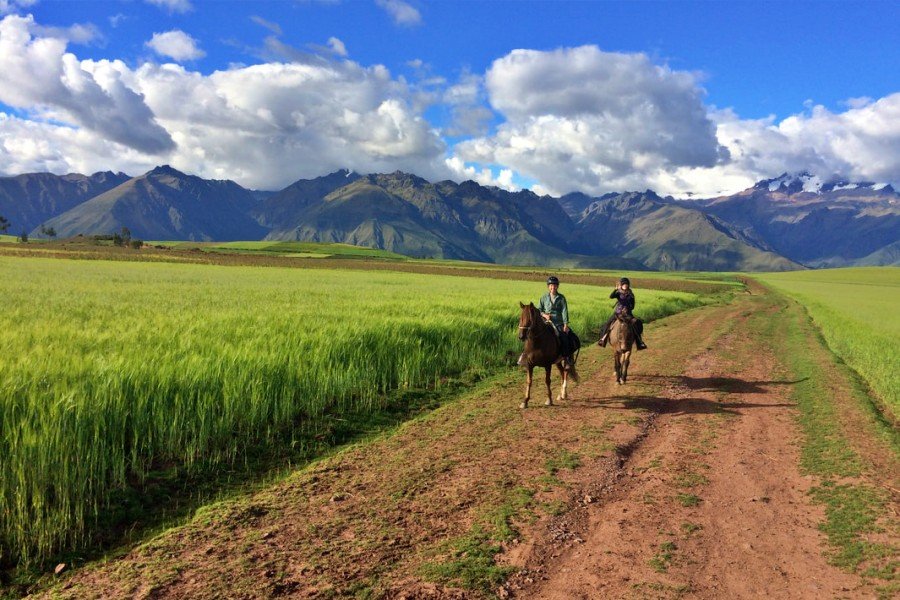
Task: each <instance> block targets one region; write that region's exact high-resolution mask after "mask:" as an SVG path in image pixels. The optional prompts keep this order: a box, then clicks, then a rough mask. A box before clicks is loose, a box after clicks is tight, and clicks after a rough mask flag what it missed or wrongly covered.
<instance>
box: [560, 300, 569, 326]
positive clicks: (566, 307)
mask: <svg viewBox="0 0 900 600" xmlns="http://www.w3.org/2000/svg"><path fill="white" fill-rule="evenodd" d="M561 300H562V302H560V304H561V305H562V310H561V311H560V316H561V317H562V322H563V325H568V324H569V305H568V303H567V302H566V299H565V298H561Z"/></svg>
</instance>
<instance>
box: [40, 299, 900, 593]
mask: <svg viewBox="0 0 900 600" xmlns="http://www.w3.org/2000/svg"><path fill="white" fill-rule="evenodd" d="M759 310H775V307H774V306H773V305H772V304H767V303H766V302H765V301H764V300H761V299H760V297H758V296H745V297H740V298H738V299H737V300H736V301H735V302H734V303H732V304H730V305H728V306H715V307H708V308H703V309H697V310H692V311H688V312H686V313H682V314H680V315H676V316H674V317H670V318H668V319H664V320H662V321H659V322H656V323H654V324H652V325H651V326H650V327H648V332H647V339H648V343H649V344H650V345H651V349H650V350H649V351H646V352H639V353H636V354H635V355H634V356H633V360H632V368H631V374H630V376H631V380H630V381H629V383H628V384H627V385H625V386H616V385H615V383H614V377H613V375H612V372H611V369H612V359H611V357H610V355H609V351H608V350H599V349H591V350H588V351H587V352H586V353H585V354H584V355H583V357H582V361H581V364H580V370H581V371H582V383H581V384H580V385H578V386H575V387H574V388H572V389H571V390H570V394H571V398H570V399H569V400H568V401H567V402H564V403H562V404H561V405H560V406H557V407H552V408H543V407H540V408H531V409H528V410H525V411H519V410H518V409H516V406H517V405H518V403H519V402H520V400H521V398H520V395H521V390H522V383H523V382H522V379H524V378H521V379H520V377H519V376H518V375H516V376H515V377H514V378H513V377H509V378H506V379H501V380H500V381H499V383H498V382H494V384H493V385H491V386H483V387H482V388H481V389H479V390H477V391H476V392H474V393H472V394H470V395H468V396H466V397H464V398H461V399H459V400H457V401H454V402H452V403H449V404H447V405H445V406H443V407H441V408H439V409H437V410H435V411H434V412H432V413H430V414H428V415H426V416H425V417H422V418H417V419H415V420H413V421H411V422H409V423H407V424H405V425H404V426H402V427H400V428H399V429H398V430H397V431H395V432H392V433H390V434H387V435H384V436H381V437H379V438H378V439H375V440H371V441H368V442H365V443H360V444H358V445H356V446H353V447H351V448H348V449H347V450H345V451H342V452H340V453H338V454H336V455H335V456H332V457H329V458H327V459H324V460H322V461H319V462H318V463H316V464H314V465H313V466H311V467H309V468H306V469H303V470H301V471H298V472H297V473H295V474H294V475H292V476H291V477H289V478H287V479H285V480H284V481H282V482H280V483H277V484H275V485H273V486H272V487H271V488H269V489H267V490H265V491H263V492H259V493H255V494H252V495H249V496H248V497H245V498H240V499H236V500H232V501H229V502H224V503H221V504H219V505H215V506H211V507H207V508H205V509H203V510H202V511H199V512H198V514H197V515H196V516H195V517H194V518H193V519H192V520H191V521H190V522H189V523H187V524H185V525H183V526H181V527H178V528H175V529H173V530H171V531H169V532H167V533H165V534H163V535H161V536H158V537H157V538H155V539H153V540H152V541H150V542H148V543H147V544H145V545H143V546H141V547H139V548H135V549H133V550H131V551H129V552H127V553H126V554H124V555H123V556H121V557H118V558H115V559H112V560H110V561H108V562H106V563H105V564H98V565H90V566H87V567H85V568H82V569H76V570H75V571H74V572H73V573H72V574H71V575H69V576H68V577H67V578H66V579H65V580H64V581H61V582H60V583H59V584H58V585H57V586H56V587H55V588H54V589H52V590H50V591H49V592H46V594H47V595H49V596H52V597H72V598H101V597H103V598H107V597H116V598H119V597H143V598H222V597H229V598H271V597H278V596H288V597H294V598H321V597H359V598H366V597H385V598H475V597H481V596H484V595H493V594H498V595H499V596H501V597H509V596H515V597H519V598H630V597H638V598H644V597H647V598H672V597H692V598H756V597H764V596H770V597H774V598H824V597H848V598H862V597H871V596H873V593H872V591H871V590H872V587H873V586H872V584H870V583H868V581H867V580H866V579H863V578H861V577H859V576H857V575H854V574H849V573H846V572H843V571H840V570H838V569H837V568H835V567H833V566H830V565H829V564H828V563H827V561H826V559H825V557H824V553H825V552H826V543H825V540H824V537H823V535H822V534H821V533H820V532H819V531H818V529H817V526H818V524H819V523H821V522H822V520H823V511H822V510H821V508H819V507H817V506H816V505H814V504H812V503H811V501H810V498H809V497H808V495H807V491H808V490H809V489H810V487H811V486H812V485H814V484H815V483H816V481H815V480H814V479H813V478H811V477H804V476H802V475H801V474H800V472H799V469H798V460H799V459H798V444H799V441H800V433H799V431H798V426H797V423H796V416H797V413H796V408H795V407H793V406H792V404H791V402H790V400H789V397H790V389H791V385H792V383H793V382H791V381H790V380H785V379H784V378H780V377H779V376H777V375H774V374H775V373H776V372H778V371H779V369H778V368H777V366H778V365H777V357H776V356H774V355H773V354H772V352H771V350H770V349H768V348H767V347H766V346H764V345H763V344H762V343H761V342H760V341H759V340H758V339H757V337H758V336H755V335H754V332H753V331H752V330H751V325H750V320H749V319H748V318H747V317H748V315H750V314H752V313H753V312H754V311H759ZM536 379H538V378H537V377H536ZM556 385H557V383H556V381H555V378H554V388H555V387H556ZM534 392H535V393H534V395H533V398H532V400H533V401H534V403H535V404H537V405H538V406H540V402H541V401H542V400H543V395H542V393H541V392H540V386H538V385H535V389H534ZM571 459H576V460H574V462H573V461H572V460H571ZM881 460H883V461H885V462H886V463H887V464H890V465H893V467H892V468H895V467H896V459H895V458H882V459H881ZM892 461H893V462H892ZM576 463H577V467H576ZM498 507H507V508H510V510H508V511H507V512H505V513H504V512H503V511H499V512H498ZM890 508H891V509H892V510H896V508H897V505H896V503H893V504H892V505H891V507H890ZM501 514H502V515H513V516H512V518H511V525H512V526H513V527H514V531H517V532H518V533H516V534H514V535H512V536H511V537H510V538H508V539H506V540H505V541H504V542H503V546H502V549H503V551H502V552H501V554H500V555H499V557H498V562H499V563H500V564H501V565H511V566H513V567H517V568H518V572H517V573H516V574H515V575H513V576H512V578H511V579H509V580H508V581H506V583H504V584H503V585H499V586H498V585H492V586H491V587H490V589H485V590H481V591H480V590H478V589H471V588H469V589H463V588H462V587H460V586H461V580H460V579H454V578H453V577H444V578H441V577H439V576H436V575H434V570H433V569H430V568H429V565H435V564H447V563H448V562H449V561H450V560H451V559H453V558H454V557H453V552H452V548H453V542H454V541H459V540H461V539H469V538H472V537H473V536H475V537H477V535H478V532H480V531H488V532H490V533H492V534H493V537H495V538H497V539H499V535H498V533H497V528H496V523H498V522H504V517H498V515H501ZM492 524H494V525H492ZM492 527H493V528H492Z"/></svg>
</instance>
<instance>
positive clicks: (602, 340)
mask: <svg viewBox="0 0 900 600" xmlns="http://www.w3.org/2000/svg"><path fill="white" fill-rule="evenodd" d="M608 341H609V334H608V333H604V334H603V336H602V337H601V338H600V339H599V340H597V345H598V346H600V347H601V348H606V343H607V342H608Z"/></svg>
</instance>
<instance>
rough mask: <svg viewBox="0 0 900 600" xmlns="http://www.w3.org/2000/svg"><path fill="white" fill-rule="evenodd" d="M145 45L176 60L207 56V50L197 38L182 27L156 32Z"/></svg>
mask: <svg viewBox="0 0 900 600" xmlns="http://www.w3.org/2000/svg"><path fill="white" fill-rule="evenodd" d="M144 45H145V46H147V47H148V48H150V49H151V50H153V51H154V52H156V53H157V54H159V55H160V56H168V57H169V58H173V59H175V60H196V59H198V58H203V57H204V56H206V52H204V51H203V50H201V49H200V48H199V46H198V45H197V40H195V39H194V38H192V37H191V36H189V35H188V34H186V33H185V32H183V31H181V30H180V29H173V30H172V31H166V32H164V33H154V34H153V38H152V39H151V40H150V41H149V42H146V43H145V44H144Z"/></svg>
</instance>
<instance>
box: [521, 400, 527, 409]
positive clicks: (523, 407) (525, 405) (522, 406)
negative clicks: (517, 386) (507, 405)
mask: <svg viewBox="0 0 900 600" xmlns="http://www.w3.org/2000/svg"><path fill="white" fill-rule="evenodd" d="M519 408H522V409H525V408H528V403H527V402H523V403H522V404H520V405H519Z"/></svg>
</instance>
